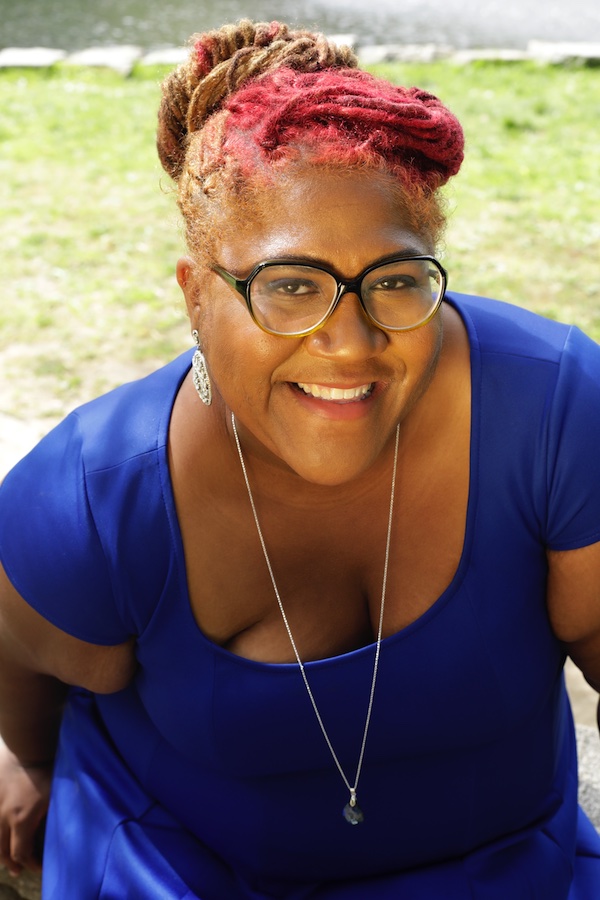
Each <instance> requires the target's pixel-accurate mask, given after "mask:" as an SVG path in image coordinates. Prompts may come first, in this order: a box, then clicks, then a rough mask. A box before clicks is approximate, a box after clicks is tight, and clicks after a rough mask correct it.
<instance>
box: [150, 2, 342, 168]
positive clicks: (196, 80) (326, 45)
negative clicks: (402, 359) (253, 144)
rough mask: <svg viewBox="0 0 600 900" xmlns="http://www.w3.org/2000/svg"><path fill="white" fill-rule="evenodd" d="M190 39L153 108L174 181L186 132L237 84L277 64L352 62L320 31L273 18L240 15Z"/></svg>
mask: <svg viewBox="0 0 600 900" xmlns="http://www.w3.org/2000/svg"><path fill="white" fill-rule="evenodd" d="M190 42H191V43H192V45H193V49H192V53H191V54H190V58H189V59H188V60H187V62H185V63H183V64H182V65H181V66H179V67H178V68H177V69H175V70H174V71H173V72H171V74H170V75H168V76H167V78H166V79H165V81H164V82H163V85H162V95H163V96H162V103H161V105H160V109H159V113H158V135H157V147H158V154H159V157H160V160H161V163H162V165H163V167H164V168H165V170H166V171H167V172H168V173H169V175H171V177H172V178H174V179H175V180H177V179H178V178H179V176H180V174H181V170H182V167H183V162H184V159H185V151H186V147H187V138H188V135H189V134H191V133H192V132H194V131H198V130H199V129H200V128H202V126H203V125H204V123H205V122H206V120H207V118H208V117H209V116H210V115H211V113H213V112H214V111H215V110H216V109H218V108H219V106H221V104H222V103H223V101H224V100H225V99H226V98H227V97H229V96H230V94H232V93H233V92H234V91H236V90H237V89H238V88H239V87H240V86H241V85H242V84H244V83H246V82H247V81H249V80H250V79H252V78H255V77H257V76H259V75H262V74H265V73H266V72H270V71H272V70H273V69H276V68H279V67H280V66H286V67H288V68H292V69H296V70H299V71H303V72H315V71H318V70H320V69H324V68H329V67H333V66H346V67H350V68H355V67H356V65H357V60H356V56H355V55H354V53H353V52H352V50H351V49H350V48H349V47H337V46H336V45H335V44H333V43H331V42H330V41H328V40H327V38H326V37H325V36H324V35H322V34H313V33H312V32H309V31H290V29H289V28H288V26H287V25H284V24H280V23H279V22H251V21H250V20H249V19H243V20H242V21H240V22H239V23H237V24H236V25H224V26H223V27H222V28H218V29H216V30H214V31H208V32H206V33H205V34H195V35H193V36H192V37H191V39H190Z"/></svg>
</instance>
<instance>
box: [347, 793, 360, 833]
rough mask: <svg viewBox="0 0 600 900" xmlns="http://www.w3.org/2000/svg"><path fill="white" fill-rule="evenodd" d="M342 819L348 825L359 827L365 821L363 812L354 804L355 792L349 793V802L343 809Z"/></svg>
mask: <svg viewBox="0 0 600 900" xmlns="http://www.w3.org/2000/svg"><path fill="white" fill-rule="evenodd" d="M344 818H345V820H346V822H348V823H349V824H350V825H360V823H361V822H364V820H365V817H364V815H363V811H362V809H361V808H360V806H359V805H358V803H357V802H356V791H351V793H350V800H349V802H348V803H346V805H345V807H344Z"/></svg>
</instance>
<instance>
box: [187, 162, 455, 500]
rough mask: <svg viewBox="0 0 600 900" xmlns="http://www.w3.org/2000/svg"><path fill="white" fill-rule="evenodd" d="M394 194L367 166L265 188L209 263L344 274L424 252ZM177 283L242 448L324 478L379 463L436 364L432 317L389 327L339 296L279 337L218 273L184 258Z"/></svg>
mask: <svg viewBox="0 0 600 900" xmlns="http://www.w3.org/2000/svg"><path fill="white" fill-rule="evenodd" d="M390 184H391V182H390ZM393 198H394V192H393V191H392V190H391V189H390V188H389V187H388V186H387V184H386V183H385V181H384V180H383V179H381V178H374V177H372V176H370V175H369V174H361V175H354V176H353V177H351V178H350V177H340V176H336V174H335V173H334V174H331V173H326V172H322V171H319V170H313V171H312V172H308V173H306V174H298V175H296V176H294V177H292V178H291V179H290V178H287V179H286V180H285V183H282V185H281V187H269V188H268V189H265V191H264V196H261V197H259V198H258V200H259V201H260V205H259V207H258V208H259V210H260V211H261V214H260V215H259V216H257V217H256V218H255V220H254V221H250V222H249V221H243V220H242V221H240V222H239V226H237V227H236V229H235V230H230V229H228V231H230V232H232V233H231V234H226V236H225V237H223V238H222V239H221V240H220V242H219V243H218V245H217V247H218V249H217V258H216V259H215V260H214V261H215V262H216V263H217V264H218V265H220V266H221V267H223V268H224V269H226V270H227V271H229V272H231V273H233V274H234V275H236V276H237V277H239V278H245V277H247V275H248V274H249V273H250V271H251V270H252V269H253V268H254V266H255V265H256V264H257V263H259V262H262V261H264V260H272V259H289V258H294V259H297V260H298V261H299V262H306V263H307V264H311V263H318V264H322V265H326V266H328V267H330V268H331V269H332V270H333V271H334V272H336V273H337V274H338V275H339V276H340V277H343V278H346V279H350V278H352V277H355V276H356V275H358V274H359V273H360V272H361V271H362V270H363V269H364V268H365V267H367V266H368V265H370V264H372V263H374V262H377V261H378V260H380V259H382V258H384V257H387V256H390V255H391V254H395V253H409V254H410V253H412V254H427V253H431V251H432V247H431V246H429V244H428V242H427V240H426V239H425V238H423V237H422V236H421V235H419V234H416V233H414V231H411V230H410V229H409V228H407V226H406V224H405V221H404V219H405V217H404V216H403V215H402V213H401V211H400V209H399V205H398V203H397V202H396V201H394V199H393ZM230 215H231V216H234V217H235V216H236V210H235V209H232V210H231V212H230ZM178 279H179V282H180V284H181V286H182V287H183V289H184V293H185V296H186V300H187V304H188V311H189V315H190V319H191V323H192V327H193V328H197V329H198V331H199V332H200V335H201V343H202V347H203V350H204V354H205V357H206V361H207V366H208V369H209V372H210V376H211V379H212V382H213V393H214V392H216V393H217V401H216V405H215V408H214V412H215V413H216V414H218V415H222V414H223V413H228V412H229V411H230V410H232V411H233V412H234V414H235V417H236V421H237V424H238V430H239V432H240V437H241V439H242V442H243V445H244V451H245V453H246V455H249V454H258V455H260V456H261V457H262V458H263V459H267V460H269V461H270V462H271V463H275V464H276V465H277V466H278V467H281V466H283V467H284V468H289V469H291V470H292V471H294V472H296V473H297V474H298V475H300V476H301V477H302V478H304V479H306V480H308V481H311V482H314V483H316V484H330V485H333V484H341V483H344V482H347V481H351V480H352V479H353V478H356V477H359V476H360V475H362V474H364V473H366V472H367V471H368V470H369V469H370V468H371V467H372V466H374V465H376V464H377V461H378V460H382V459H383V457H382V453H383V451H384V450H386V449H388V450H389V448H390V446H391V444H392V441H393V438H394V433H395V429H396V425H397V423H398V422H399V421H401V420H402V419H403V418H404V417H405V416H406V415H408V414H409V413H410V411H411V409H412V408H413V407H414V405H415V404H416V402H417V401H418V400H419V399H420V398H421V396H422V395H423V394H424V392H425V391H426V389H427V386H428V384H429V381H430V379H431V376H432V374H433V371H434V369H435V366H436V362H437V359H438V355H439V352H440V346H441V321H440V316H439V314H438V315H436V317H435V318H434V319H433V320H432V321H431V322H429V323H428V324H427V325H425V326H423V327H421V328H418V329H416V330H414V331H409V332H404V333H397V334H392V333H388V332H385V331H383V330H382V329H380V328H378V327H377V326H375V325H374V324H372V323H371V322H370V321H369V320H368V319H367V318H366V316H365V314H364V312H363V311H362V308H361V306H360V304H359V301H358V298H357V297H356V295H354V294H346V295H344V297H343V298H342V300H341V301H340V303H339V305H338V307H337V308H336V310H335V312H334V313H333V315H332V316H331V317H330V318H329V319H328V321H327V322H326V323H325V325H324V326H323V327H322V328H321V329H320V330H319V331H316V332H314V333H313V334H310V335H307V336H305V337H301V338H291V337H281V336H274V335H270V334H266V333H265V332H263V331H261V330H260V329H259V327H258V326H257V325H256V324H255V323H254V322H253V320H252V318H251V317H250V314H249V312H248V310H247V308H246V306H245V304H244V301H243V299H242V298H241V297H240V296H239V294H237V293H236V292H235V291H234V290H233V289H232V288H231V287H230V286H229V285H228V284H226V283H225V282H224V281H223V280H222V279H221V278H220V277H219V276H218V275H217V274H216V273H214V272H212V271H207V270H202V271H201V272H200V271H196V272H195V271H194V269H193V268H191V267H190V264H189V261H186V260H180V263H179V266H178ZM341 390H343V391H344V392H345V396H344V397H341V396H340V391H341ZM220 401H222V402H220Z"/></svg>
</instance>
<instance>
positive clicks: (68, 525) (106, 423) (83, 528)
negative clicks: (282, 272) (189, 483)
mask: <svg viewBox="0 0 600 900" xmlns="http://www.w3.org/2000/svg"><path fill="white" fill-rule="evenodd" d="M188 368H189V354H185V355H184V356H183V357H179V358H178V359H177V360H175V361H174V362H173V363H171V364H169V365H168V366H166V367H164V368H163V369H160V370H159V371H158V372H155V373H153V374H152V375H149V376H148V377H147V378H144V379H142V380H140V381H138V382H132V383H131V384H127V385H124V386H122V387H120V388H118V389H116V390H114V391H111V392H110V393H109V394H107V395H105V396H103V397H101V398H99V399H97V400H94V401H92V402H91V403H88V404H85V405H84V406H82V407H80V408H79V409H77V410H75V411H74V412H73V413H71V415H69V416H68V417H67V418H66V419H65V420H64V421H63V422H62V423H61V424H60V425H58V426H57V427H56V428H55V429H53V431H51V432H50V433H49V434H48V435H47V436H46V437H45V438H44V439H43V440H42V441H40V443H39V444H38V445H37V447H35V448H34V449H33V450H32V451H31V453H30V454H28V455H27V456H26V457H25V458H24V459H23V460H21V462H20V463H18V464H17V466H15V468H14V469H13V470H12V471H11V472H9V474H8V475H7V477H6V479H5V481H4V482H3V484H2V485H1V486H0V560H1V561H2V564H3V565H4V568H5V570H6V573H7V575H8V577H9V579H10V581H11V582H12V584H13V586H14V587H15V589H16V590H17V591H18V592H19V594H20V595H21V596H22V597H23V598H24V599H25V600H26V601H27V602H28V603H29V604H30V605H31V606H33V607H34V609H37V610H38V612H40V613H41V614H42V615H43V616H44V617H46V618H48V619H49V620H50V621H52V622H53V623H54V624H55V625H56V626H57V627H58V628H61V629H62V630H64V631H66V632H68V633H70V634H72V635H73V636H75V637H78V638H80V639H81V640H85V641H90V642H92V643H118V642H120V641H124V640H126V639H127V638H128V637H129V635H131V634H135V633H139V632H140V631H141V630H143V628H144V626H145V623H146V622H147V620H148V616H149V615H151V612H152V609H153V602H154V600H155V598H156V593H157V591H158V592H160V589H161V585H162V584H163V583H164V580H165V578H166V574H165V573H166V572H167V571H168V566H169V548H170V547H171V546H172V545H173V538H172V533H171V532H172V523H171V519H170V516H169V513H168V511H167V510H166V509H165V490H164V485H165V482H166V481H167V480H168V471H167V465H168V464H167V458H166V452H161V451H162V449H163V448H164V447H165V445H166V440H167V435H168V427H169V419H170V414H171V410H172V407H173V402H174V398H175V396H176V394H177V391H178V388H179V385H180V383H181V381H182V380H183V378H184V377H185V374H186V372H187V371H188ZM167 505H168V504H167Z"/></svg>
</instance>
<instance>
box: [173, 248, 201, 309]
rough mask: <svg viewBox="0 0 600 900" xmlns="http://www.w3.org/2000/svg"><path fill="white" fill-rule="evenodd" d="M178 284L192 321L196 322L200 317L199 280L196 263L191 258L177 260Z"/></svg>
mask: <svg viewBox="0 0 600 900" xmlns="http://www.w3.org/2000/svg"><path fill="white" fill-rule="evenodd" d="M175 272H176V275H177V283H178V285H179V287H180V288H181V290H182V291H183V296H184V297H185V305H186V306H187V312H188V316H189V318H190V320H191V321H192V322H194V321H195V320H196V318H197V317H198V295H199V294H198V280H197V267H196V263H195V262H194V260H193V259H192V257H191V256H182V257H181V258H180V259H178V260H177V266H176V269H175Z"/></svg>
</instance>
